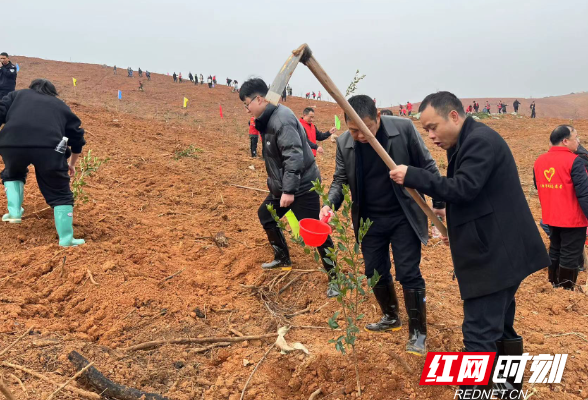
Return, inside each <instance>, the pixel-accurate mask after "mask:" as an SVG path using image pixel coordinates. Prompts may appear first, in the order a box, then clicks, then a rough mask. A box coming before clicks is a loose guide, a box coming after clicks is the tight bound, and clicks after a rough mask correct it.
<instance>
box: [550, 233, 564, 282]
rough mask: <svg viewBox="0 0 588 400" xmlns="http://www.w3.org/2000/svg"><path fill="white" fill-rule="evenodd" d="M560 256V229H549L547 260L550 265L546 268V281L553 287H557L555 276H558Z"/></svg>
mask: <svg viewBox="0 0 588 400" xmlns="http://www.w3.org/2000/svg"><path fill="white" fill-rule="evenodd" d="M560 255H561V228H559V227H557V226H550V227H549V258H550V259H551V265H549V266H548V267H547V279H548V280H549V282H550V283H551V284H552V285H553V286H554V287H556V286H558V285H559V282H558V280H557V276H558V274H559V258H560Z"/></svg>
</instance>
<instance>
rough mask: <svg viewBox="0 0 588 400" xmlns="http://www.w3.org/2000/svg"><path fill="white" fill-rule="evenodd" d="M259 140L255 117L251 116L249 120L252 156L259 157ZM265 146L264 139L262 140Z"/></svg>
mask: <svg viewBox="0 0 588 400" xmlns="http://www.w3.org/2000/svg"><path fill="white" fill-rule="evenodd" d="M258 140H259V131H258V130H257V129H255V117H251V119H250V120H249V142H250V144H251V145H250V148H251V157H253V158H255V157H257V142H258ZM261 146H262V147H263V141H262V142H261Z"/></svg>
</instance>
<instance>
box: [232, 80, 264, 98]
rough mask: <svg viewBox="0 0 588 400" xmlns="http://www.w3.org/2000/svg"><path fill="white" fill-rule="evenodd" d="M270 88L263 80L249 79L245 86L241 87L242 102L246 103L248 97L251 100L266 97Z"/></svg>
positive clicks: (240, 96)
mask: <svg viewBox="0 0 588 400" xmlns="http://www.w3.org/2000/svg"><path fill="white" fill-rule="evenodd" d="M268 91H269V88H268V87H267V85H266V84H265V82H264V81H263V79H261V78H251V79H247V80H246V81H245V83H243V85H241V90H240V91H239V98H240V99H241V101H245V98H246V97H249V98H250V99H252V98H254V97H255V96H261V97H265V95H266V94H267V92H268Z"/></svg>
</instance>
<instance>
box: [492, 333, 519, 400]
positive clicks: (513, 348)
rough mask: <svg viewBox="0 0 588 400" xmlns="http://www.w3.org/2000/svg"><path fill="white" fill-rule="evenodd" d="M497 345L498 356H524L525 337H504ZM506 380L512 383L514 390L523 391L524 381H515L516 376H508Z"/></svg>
mask: <svg viewBox="0 0 588 400" xmlns="http://www.w3.org/2000/svg"><path fill="white" fill-rule="evenodd" d="M496 347H497V348H498V354H497V355H498V356H522V355H523V338H522V337H520V336H519V337H518V338H516V339H502V340H499V341H497V342H496ZM506 382H507V383H510V384H511V385H512V387H513V389H514V390H518V391H521V390H522V389H523V383H522V382H521V383H515V382H514V377H507V378H506ZM506 398H510V397H508V396H507V397H506ZM516 398H518V397H516Z"/></svg>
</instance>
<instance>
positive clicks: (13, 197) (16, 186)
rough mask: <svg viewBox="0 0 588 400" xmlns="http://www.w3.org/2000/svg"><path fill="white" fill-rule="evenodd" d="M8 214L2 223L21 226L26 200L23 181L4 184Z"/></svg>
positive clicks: (4, 216) (3, 217)
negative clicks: (23, 204)
mask: <svg viewBox="0 0 588 400" xmlns="http://www.w3.org/2000/svg"><path fill="white" fill-rule="evenodd" d="M4 191H5V192H6V202H7V206H8V207H7V208H8V214H4V215H3V216H2V221H4V222H10V223H11V224H20V223H21V221H22V220H21V218H22V214H23V212H24V209H23V208H22V207H21V206H22V202H23V199H24V183H23V182H21V181H8V182H4Z"/></svg>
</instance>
